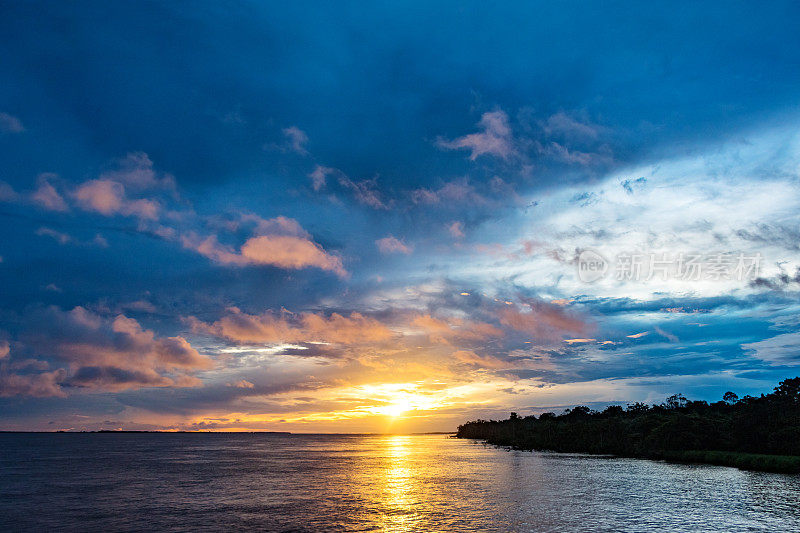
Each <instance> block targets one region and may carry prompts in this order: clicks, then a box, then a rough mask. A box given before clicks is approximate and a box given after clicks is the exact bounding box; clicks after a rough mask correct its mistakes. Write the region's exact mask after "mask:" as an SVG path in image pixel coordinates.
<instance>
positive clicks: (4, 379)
mask: <svg viewBox="0 0 800 533" xmlns="http://www.w3.org/2000/svg"><path fill="white" fill-rule="evenodd" d="M66 374H67V373H66V371H65V370H64V369H61V368H60V369H58V370H55V371H53V372H40V373H38V374H10V373H5V372H4V371H3V370H2V369H0V397H3V398H8V397H11V396H28V397H33V398H46V397H53V396H56V397H62V398H63V397H65V396H66V393H65V392H64V391H63V389H62V388H61V383H62V382H63V381H64V379H65V377H66Z"/></svg>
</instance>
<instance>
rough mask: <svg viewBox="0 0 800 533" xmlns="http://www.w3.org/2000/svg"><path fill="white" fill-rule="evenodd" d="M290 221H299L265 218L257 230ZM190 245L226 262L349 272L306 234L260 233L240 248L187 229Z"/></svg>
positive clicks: (185, 238)
mask: <svg viewBox="0 0 800 533" xmlns="http://www.w3.org/2000/svg"><path fill="white" fill-rule="evenodd" d="M287 225H296V228H298V229H299V230H301V231H302V228H300V226H299V224H297V222H296V221H294V220H293V219H288V218H285V217H277V218H275V219H270V220H263V219H262V220H261V221H260V225H259V226H258V227H257V228H256V230H255V231H256V233H266V232H270V231H273V230H274V229H275V228H276V227H277V228H283V229H285V228H286V227H287ZM181 242H182V244H183V246H184V247H185V248H187V249H190V250H194V251H195V252H197V253H199V254H201V255H203V256H205V257H208V258H209V259H211V260H212V261H214V262H217V263H220V264H223V265H236V266H244V265H270V266H275V267H278V268H285V269H301V268H307V267H316V268H319V269H322V270H327V271H330V272H334V273H335V274H337V275H338V276H340V277H345V276H347V271H346V270H345V269H344V266H343V265H342V260H341V258H339V257H337V256H335V255H331V254H329V253H327V252H326V251H325V250H324V249H323V248H322V247H321V246H320V245H319V244H317V243H315V242H313V241H312V240H311V239H310V238H308V237H306V236H305V232H303V234H302V235H275V234H270V235H257V236H254V237H250V238H249V239H247V240H246V241H245V243H244V244H243V245H242V247H241V249H240V250H239V252H237V251H235V250H234V249H233V248H232V247H230V246H226V245H223V244H221V243H220V242H219V241H218V239H217V237H216V236H215V235H211V236H208V237H200V236H198V235H197V234H195V233H187V234H186V235H183V236H182V237H181Z"/></svg>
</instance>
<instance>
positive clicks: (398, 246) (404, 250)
mask: <svg viewBox="0 0 800 533" xmlns="http://www.w3.org/2000/svg"><path fill="white" fill-rule="evenodd" d="M375 244H377V245H378V249H379V250H380V251H381V253H382V254H395V253H400V254H406V255H408V254H410V253H411V252H413V251H414V247H413V246H409V245H407V244H406V243H404V242H403V241H401V240H400V239H398V238H396V237H393V236H391V235H389V236H388V237H384V238H382V239H378V240H377V241H375Z"/></svg>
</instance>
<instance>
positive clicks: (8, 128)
mask: <svg viewBox="0 0 800 533" xmlns="http://www.w3.org/2000/svg"><path fill="white" fill-rule="evenodd" d="M23 131H25V126H23V125H22V121H21V120H20V119H18V118H17V117H14V116H12V115H9V114H8V113H0V132H4V133H22V132H23Z"/></svg>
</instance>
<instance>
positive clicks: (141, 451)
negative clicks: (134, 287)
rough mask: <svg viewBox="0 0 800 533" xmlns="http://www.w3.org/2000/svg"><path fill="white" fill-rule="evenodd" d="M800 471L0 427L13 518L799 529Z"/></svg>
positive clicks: (3, 526) (97, 522)
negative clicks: (16, 431)
mask: <svg viewBox="0 0 800 533" xmlns="http://www.w3.org/2000/svg"><path fill="white" fill-rule="evenodd" d="M799 502H800V476H788V475H780V474H767V473H760V472H744V471H740V470H737V469H734V468H727V467H717V466H696V465H675V464H667V463H661V462H654V461H645V460H636V459H614V458H604V457H597V456H582V455H572V454H546V453H535V452H518V451H507V450H504V449H498V448H495V447H491V446H485V445H483V444H481V443H478V442H474V441H468V440H457V439H449V438H446V437H444V436H442V435H424V436H364V435H264V434H260V435H259V434H209V433H203V434H0V530H3V531H5V530H9V529H11V530H30V531H33V530H38V531H41V530H47V529H58V530H84V531H85V530H143V529H150V530H152V529H157V530H174V531H199V530H220V529H246V528H247V529H256V530H268V531H419V530H424V531H553V532H563V531H659V532H661V531H690V530H702V531H709V532H711V531H792V530H795V531H800V503H799Z"/></svg>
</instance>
